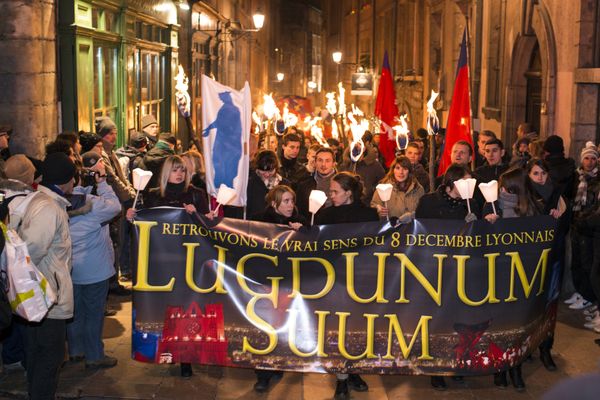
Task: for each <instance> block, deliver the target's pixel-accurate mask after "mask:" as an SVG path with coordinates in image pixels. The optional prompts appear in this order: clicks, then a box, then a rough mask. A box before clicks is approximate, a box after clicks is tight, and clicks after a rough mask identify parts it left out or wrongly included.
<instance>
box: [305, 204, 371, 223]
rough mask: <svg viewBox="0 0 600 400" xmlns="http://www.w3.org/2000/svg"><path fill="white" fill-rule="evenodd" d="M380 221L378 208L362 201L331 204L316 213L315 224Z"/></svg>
mask: <svg viewBox="0 0 600 400" xmlns="http://www.w3.org/2000/svg"><path fill="white" fill-rule="evenodd" d="M371 221H379V215H378V214H377V210H375V209H374V208H371V207H366V206H364V205H362V203H361V202H360V201H358V202H354V203H352V204H347V205H343V206H337V207H336V206H331V207H327V208H323V209H321V210H319V212H317V213H316V214H315V224H317V225H329V224H349V223H354V222H371Z"/></svg>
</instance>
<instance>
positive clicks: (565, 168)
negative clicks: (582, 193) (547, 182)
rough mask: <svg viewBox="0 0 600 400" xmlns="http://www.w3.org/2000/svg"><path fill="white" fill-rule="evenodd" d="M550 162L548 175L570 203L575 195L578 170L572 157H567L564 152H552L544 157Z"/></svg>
mask: <svg viewBox="0 0 600 400" xmlns="http://www.w3.org/2000/svg"><path fill="white" fill-rule="evenodd" d="M544 160H545V161H546V163H547V164H548V168H549V172H548V175H549V177H550V179H551V180H552V183H553V184H554V186H556V188H557V189H558V191H559V193H560V195H561V196H563V197H564V198H565V201H567V203H570V202H571V201H572V200H573V198H574V197H575V193H576V192H575V191H574V190H573V189H574V187H575V186H574V185H575V182H576V181H577V173H576V172H575V171H576V170H577V168H576V166H575V161H574V160H573V159H572V158H565V157H564V156H563V155H562V154H550V155H548V156H546V158H545V159H544Z"/></svg>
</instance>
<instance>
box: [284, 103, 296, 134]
mask: <svg viewBox="0 0 600 400" xmlns="http://www.w3.org/2000/svg"><path fill="white" fill-rule="evenodd" d="M282 119H283V122H284V125H285V127H286V128H287V127H288V126H296V124H298V116H297V115H296V114H294V113H293V112H291V111H290V110H289V108H288V103H284V105H283V117H282Z"/></svg>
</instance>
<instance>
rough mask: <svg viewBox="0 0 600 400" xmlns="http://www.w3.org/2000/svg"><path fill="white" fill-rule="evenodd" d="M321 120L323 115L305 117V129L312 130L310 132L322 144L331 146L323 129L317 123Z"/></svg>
mask: <svg viewBox="0 0 600 400" xmlns="http://www.w3.org/2000/svg"><path fill="white" fill-rule="evenodd" d="M319 122H321V117H315V118H311V117H310V116H308V117H306V118H304V124H305V130H310V134H311V136H312V137H314V138H315V140H316V141H317V142H319V144H320V145H321V146H324V147H329V144H328V143H327V141H326V140H325V138H324V137H323V129H321V127H320V126H318V125H317V124H318V123H319Z"/></svg>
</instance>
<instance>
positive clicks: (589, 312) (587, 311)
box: [583, 304, 598, 317]
mask: <svg viewBox="0 0 600 400" xmlns="http://www.w3.org/2000/svg"><path fill="white" fill-rule="evenodd" d="M596 311H598V306H597V305H595V304H594V305H593V306H591V307H590V308H587V309H585V310H583V314H585V315H586V316H588V317H589V316H590V315H593V314H595V313H596Z"/></svg>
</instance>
